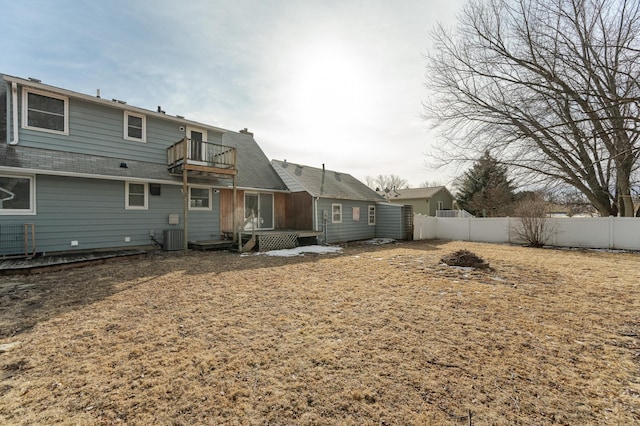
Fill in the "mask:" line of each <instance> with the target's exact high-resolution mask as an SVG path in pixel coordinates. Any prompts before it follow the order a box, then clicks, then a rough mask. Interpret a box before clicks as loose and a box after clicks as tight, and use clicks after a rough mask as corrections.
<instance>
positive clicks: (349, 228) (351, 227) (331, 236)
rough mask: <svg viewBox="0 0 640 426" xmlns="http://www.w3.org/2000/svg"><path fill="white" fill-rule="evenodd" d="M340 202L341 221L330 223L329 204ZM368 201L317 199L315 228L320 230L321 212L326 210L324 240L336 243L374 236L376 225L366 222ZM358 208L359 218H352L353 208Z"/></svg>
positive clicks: (370, 203)
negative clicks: (356, 219)
mask: <svg viewBox="0 0 640 426" xmlns="http://www.w3.org/2000/svg"><path fill="white" fill-rule="evenodd" d="M332 204H342V223H332V221H331V205H332ZM373 204H374V203H372V202H370V201H353V200H340V199H330V198H321V199H319V200H318V219H317V220H318V224H317V228H316V229H320V230H322V229H323V227H322V222H323V216H324V215H323V212H325V211H326V212H327V213H326V214H327V220H326V235H325V240H324V242H327V243H338V242H345V241H358V240H367V239H370V238H375V236H376V226H375V225H369V223H368V217H367V214H368V207H369V206H370V205H373ZM354 207H359V208H360V220H359V221H355V220H353V208H354Z"/></svg>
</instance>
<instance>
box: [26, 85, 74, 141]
mask: <svg viewBox="0 0 640 426" xmlns="http://www.w3.org/2000/svg"><path fill="white" fill-rule="evenodd" d="M22 127H23V128H25V129H34V130H41V131H45V132H51V133H60V134H63V135H68V134H69V98H67V97H66V96H60V95H54V94H52V93H47V92H42V91H39V90H34V89H31V88H26V87H25V88H24V89H23V90H22Z"/></svg>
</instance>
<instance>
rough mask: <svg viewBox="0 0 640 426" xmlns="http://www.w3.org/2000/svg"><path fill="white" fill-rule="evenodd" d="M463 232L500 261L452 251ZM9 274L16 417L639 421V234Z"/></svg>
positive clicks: (3, 330)
mask: <svg viewBox="0 0 640 426" xmlns="http://www.w3.org/2000/svg"><path fill="white" fill-rule="evenodd" d="M460 249H468V250H471V251H472V252H474V253H475V254H477V255H479V256H480V257H482V258H483V259H484V260H486V261H488V262H489V263H490V266H491V269H490V270H474V271H465V270H460V269H455V268H451V267H447V266H444V265H441V264H440V263H439V259H440V258H441V257H442V256H443V255H445V254H448V253H451V252H454V251H456V250H460ZM0 280H1V281H0V289H1V292H0V296H1V299H0V344H7V343H14V344H15V343H17V344H18V346H17V347H15V348H13V349H12V350H9V351H7V352H5V353H2V354H0V368H1V369H0V374H1V375H0V378H1V381H0V396H1V398H0V422H3V423H8V424H52V423H62V424H114V423H118V422H120V423H123V424H124V423H126V424H173V425H181V424H184V425H186V424H194V423H198V424H231V425H233V424H242V425H244V424H278V425H279V424H282V425H284V424H309V425H312V424H318V425H320V424H346V425H363V424H365V425H366V424H509V425H513V424H634V423H640V318H639V317H638V314H639V313H640V287H639V283H640V258H639V257H638V255H637V254H628V253H603V252H585V251H559V250H545V249H531V248H522V247H511V246H505V245H491V244H477V243H457V242H439V241H431V242H410V243H402V244H392V245H386V246H381V247H371V246H365V245H360V244H351V245H348V246H346V247H345V249H344V251H343V252H342V253H341V254H337V255H335V254H331V255H306V256H304V257H297V258H274V257H267V256H258V255H255V256H247V257H244V256H243V257H241V256H239V255H237V254H232V253H225V252H213V253H191V254H189V255H187V256H182V255H173V254H171V255H168V254H166V253H158V254H154V255H150V256H149V257H147V258H146V259H139V260H125V261H122V262H117V263H112V264H106V265H98V266H95V267H87V268H82V269H76V270H70V271H60V272H55V273H48V274H42V275H32V276H14V277H2V278H0Z"/></svg>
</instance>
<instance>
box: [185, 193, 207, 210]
mask: <svg viewBox="0 0 640 426" xmlns="http://www.w3.org/2000/svg"><path fill="white" fill-rule="evenodd" d="M189 210H211V188H193V187H189Z"/></svg>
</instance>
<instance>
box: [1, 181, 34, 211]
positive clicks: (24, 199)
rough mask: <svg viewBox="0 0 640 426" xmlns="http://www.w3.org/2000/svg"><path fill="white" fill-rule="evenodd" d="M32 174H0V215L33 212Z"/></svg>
mask: <svg viewBox="0 0 640 426" xmlns="http://www.w3.org/2000/svg"><path fill="white" fill-rule="evenodd" d="M35 199H36V197H35V179H34V178H33V176H17V175H16V176H13V175H0V215H10V214H11V215H17V214H35V213H36V207H35Z"/></svg>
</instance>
